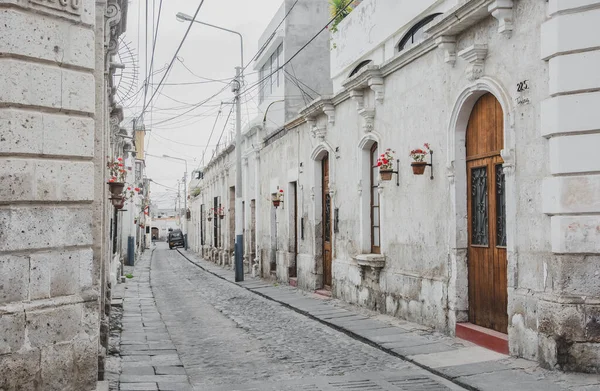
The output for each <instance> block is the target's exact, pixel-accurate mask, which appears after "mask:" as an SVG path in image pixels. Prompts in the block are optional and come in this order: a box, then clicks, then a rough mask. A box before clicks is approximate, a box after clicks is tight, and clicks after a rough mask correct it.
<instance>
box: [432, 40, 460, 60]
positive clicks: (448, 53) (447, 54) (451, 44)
mask: <svg viewBox="0 0 600 391" xmlns="http://www.w3.org/2000/svg"><path fill="white" fill-rule="evenodd" d="M436 43H437V46H438V48H440V49H442V50H443V51H444V61H445V62H447V63H448V64H452V65H454V64H455V63H456V37H455V36H454V35H442V36H441V37H439V38H438V39H437V40H436Z"/></svg>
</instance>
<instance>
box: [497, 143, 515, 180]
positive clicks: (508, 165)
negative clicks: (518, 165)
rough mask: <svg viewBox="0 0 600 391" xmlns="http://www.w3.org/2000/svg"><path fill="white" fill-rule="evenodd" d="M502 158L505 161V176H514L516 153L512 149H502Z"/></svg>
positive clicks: (503, 167) (503, 168) (503, 166)
mask: <svg viewBox="0 0 600 391" xmlns="http://www.w3.org/2000/svg"><path fill="white" fill-rule="evenodd" d="M500 156H501V157H502V160H504V164H502V171H504V175H506V176H512V175H513V174H514V173H515V153H514V151H513V150H512V149H501V150H500Z"/></svg>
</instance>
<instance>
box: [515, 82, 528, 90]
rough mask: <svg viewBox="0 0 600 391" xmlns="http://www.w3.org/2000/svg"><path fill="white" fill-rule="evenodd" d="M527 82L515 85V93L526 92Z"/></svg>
mask: <svg viewBox="0 0 600 391" xmlns="http://www.w3.org/2000/svg"><path fill="white" fill-rule="evenodd" d="M528 81H529V80H523V81H522V82H520V83H517V92H522V91H525V90H528V89H529V86H528V85H527V82H528Z"/></svg>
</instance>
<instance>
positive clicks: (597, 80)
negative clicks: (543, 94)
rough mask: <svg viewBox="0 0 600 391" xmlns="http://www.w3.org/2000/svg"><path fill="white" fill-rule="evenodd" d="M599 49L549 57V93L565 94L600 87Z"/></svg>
mask: <svg viewBox="0 0 600 391" xmlns="http://www.w3.org/2000/svg"><path fill="white" fill-rule="evenodd" d="M598 68H600V50H596V51H591V52H583V53H573V54H567V55H563V56H558V57H554V58H551V59H550V68H549V69H550V73H549V77H550V81H549V87H550V94H551V95H555V94H566V93H570V92H579V91H587V90H593V89H598V88H600V72H597V70H598Z"/></svg>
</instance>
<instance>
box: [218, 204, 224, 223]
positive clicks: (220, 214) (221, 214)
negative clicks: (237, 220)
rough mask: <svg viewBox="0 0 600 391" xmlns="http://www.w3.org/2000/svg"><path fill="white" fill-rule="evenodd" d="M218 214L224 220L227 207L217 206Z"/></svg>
mask: <svg viewBox="0 0 600 391" xmlns="http://www.w3.org/2000/svg"><path fill="white" fill-rule="evenodd" d="M217 215H218V216H219V218H220V219H221V220H223V219H224V218H225V208H223V207H222V206H220V207H218V208H217Z"/></svg>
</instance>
